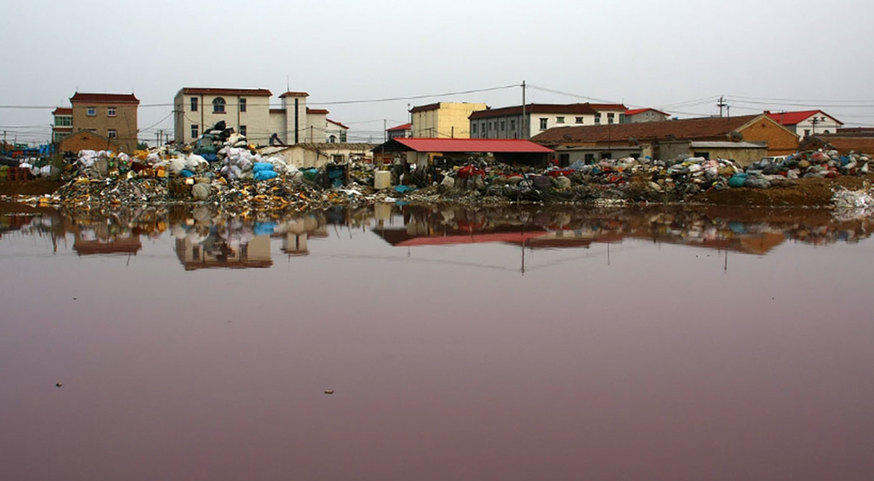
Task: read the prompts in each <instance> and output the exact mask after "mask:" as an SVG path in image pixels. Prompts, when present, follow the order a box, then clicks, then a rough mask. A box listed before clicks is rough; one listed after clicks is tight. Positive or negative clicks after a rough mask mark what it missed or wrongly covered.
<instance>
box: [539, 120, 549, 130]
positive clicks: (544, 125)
mask: <svg viewBox="0 0 874 481" xmlns="http://www.w3.org/2000/svg"><path fill="white" fill-rule="evenodd" d="M547 122H548V119H540V130H546V125H547Z"/></svg>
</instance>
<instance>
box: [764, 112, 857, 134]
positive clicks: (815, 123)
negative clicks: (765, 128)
mask: <svg viewBox="0 0 874 481" xmlns="http://www.w3.org/2000/svg"><path fill="white" fill-rule="evenodd" d="M765 115H767V116H768V117H771V118H772V119H773V120H774V121H775V122H777V123H778V124H780V125H782V126H783V127H786V128H787V129H789V130H793V131H795V133H796V134H798V137H800V138H804V137H810V136H812V135H818V134H833V133H835V132H836V131H837V130H838V129H839V128H840V127H841V126H842V125H844V123H843V122H841V121H840V120H838V119H836V118H834V117H832V116H831V115H829V114H827V113H825V112H823V111H822V110H802V111H795V112H770V111H767V110H766V111H765Z"/></svg>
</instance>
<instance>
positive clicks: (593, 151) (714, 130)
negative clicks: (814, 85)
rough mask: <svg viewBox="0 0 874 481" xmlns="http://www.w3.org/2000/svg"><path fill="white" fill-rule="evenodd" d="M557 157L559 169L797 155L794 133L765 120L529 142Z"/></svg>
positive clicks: (604, 130)
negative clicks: (620, 161) (616, 161)
mask: <svg viewBox="0 0 874 481" xmlns="http://www.w3.org/2000/svg"><path fill="white" fill-rule="evenodd" d="M531 140H532V141H534V142H537V143H539V144H542V145H545V146H548V147H552V148H554V149H555V150H556V152H558V160H559V162H560V163H561V164H568V163H573V162H575V161H576V160H582V161H584V162H586V163H592V162H596V161H598V160H600V159H610V158H620V157H651V158H654V159H662V160H673V159H675V158H677V157H681V156H683V157H688V156H700V157H709V158H717V157H721V158H729V159H732V160H734V161H736V162H738V163H740V164H741V165H749V164H750V163H752V162H754V161H756V160H759V159H760V158H761V157H763V156H764V155H766V154H767V155H785V154H791V153H793V152H796V151H797V150H798V136H796V135H795V132H793V131H791V130H789V129H787V128H785V127H783V126H782V125H780V124H778V123H777V122H775V121H774V120H772V119H771V118H770V117H768V116H767V115H765V114H759V115H745V116H740V117H705V118H694V119H682V120H666V121H663V122H642V123H635V124H621V125H593V126H588V127H564V128H555V129H549V130H547V131H546V132H543V133H541V134H539V135H537V136H535V137H534V138H533V139H531Z"/></svg>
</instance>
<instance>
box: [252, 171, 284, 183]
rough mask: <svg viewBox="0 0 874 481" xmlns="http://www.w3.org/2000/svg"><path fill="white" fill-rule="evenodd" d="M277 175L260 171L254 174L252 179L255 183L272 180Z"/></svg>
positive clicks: (272, 172)
mask: <svg viewBox="0 0 874 481" xmlns="http://www.w3.org/2000/svg"><path fill="white" fill-rule="evenodd" d="M278 175H279V174H277V173H276V172H274V171H272V170H262V171H259V172H255V176H254V178H255V180H256V181H261V180H269V179H273V178H275V177H277V176H278Z"/></svg>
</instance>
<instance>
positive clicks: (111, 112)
mask: <svg viewBox="0 0 874 481" xmlns="http://www.w3.org/2000/svg"><path fill="white" fill-rule="evenodd" d="M106 115H108V116H110V117H115V115H116V110H115V107H106Z"/></svg>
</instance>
